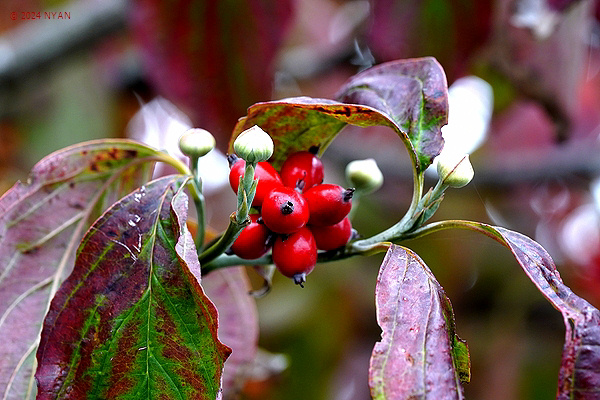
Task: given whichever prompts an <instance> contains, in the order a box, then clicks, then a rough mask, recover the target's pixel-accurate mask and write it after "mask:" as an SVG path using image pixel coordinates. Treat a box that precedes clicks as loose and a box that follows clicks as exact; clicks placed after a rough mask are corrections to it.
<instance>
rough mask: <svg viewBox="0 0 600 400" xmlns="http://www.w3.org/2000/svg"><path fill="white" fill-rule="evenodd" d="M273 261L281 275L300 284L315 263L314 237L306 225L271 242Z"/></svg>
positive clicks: (315, 247) (315, 248)
mask: <svg viewBox="0 0 600 400" xmlns="http://www.w3.org/2000/svg"><path fill="white" fill-rule="evenodd" d="M273 263H274V264H275V266H276V267H277V269H278V270H279V272H281V273H282V274H283V275H285V276H287V277H288V278H293V279H294V282H295V283H296V284H298V285H302V284H303V283H304V282H306V275H308V274H309V273H310V272H311V271H312V270H313V269H314V268H315V265H316V264H317V245H316V243H315V238H314V237H313V235H312V233H311V232H310V230H309V229H308V228H306V227H304V228H302V229H300V230H299V231H298V232H296V233H292V234H291V235H289V236H279V237H278V238H277V239H276V240H275V243H274V244H273Z"/></svg>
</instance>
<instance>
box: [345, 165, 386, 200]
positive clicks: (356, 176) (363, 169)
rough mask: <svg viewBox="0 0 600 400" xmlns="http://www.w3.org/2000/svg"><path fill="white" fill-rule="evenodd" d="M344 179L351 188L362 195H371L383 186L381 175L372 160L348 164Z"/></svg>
mask: <svg viewBox="0 0 600 400" xmlns="http://www.w3.org/2000/svg"><path fill="white" fill-rule="evenodd" d="M346 179H347V180H348V182H349V183H350V185H351V186H352V187H354V188H355V189H356V190H357V191H359V192H361V193H363V194H368V193H372V192H374V191H376V190H377V189H379V188H380V187H381V185H383V174H382V173H381V171H380V170H379V167H378V166H377V162H376V161H375V160H374V159H372V158H368V159H366V160H355V161H351V162H350V163H348V165H347V166H346Z"/></svg>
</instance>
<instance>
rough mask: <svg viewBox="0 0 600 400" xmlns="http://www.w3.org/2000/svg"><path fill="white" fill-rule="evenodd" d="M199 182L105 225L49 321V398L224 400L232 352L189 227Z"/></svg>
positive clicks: (42, 359) (129, 201)
mask: <svg viewBox="0 0 600 400" xmlns="http://www.w3.org/2000/svg"><path fill="white" fill-rule="evenodd" d="M187 179H189V177H183V176H170V177H165V178H161V179H159V180H156V181H154V182H152V183H150V184H148V185H146V186H143V187H142V188H140V189H138V190H136V191H135V192H133V193H132V194H130V195H128V196H127V197H125V198H123V199H122V200H121V201H119V202H118V203H116V204H115V205H114V206H113V207H111V208H110V209H109V210H108V211H107V212H106V213H105V214H104V215H103V216H102V217H101V218H100V219H98V220H97V221H96V222H95V223H94V225H93V226H92V227H91V229H90V230H89V231H88V233H87V234H86V236H85V238H84V239H83V241H82V244H81V246H80V248H79V250H78V255H77V259H76V262H75V268H74V270H73V273H72V274H71V275H70V276H69V278H68V279H67V280H66V281H65V282H64V284H63V285H62V286H61V288H60V290H59V291H58V292H57V294H56V296H55V298H54V299H53V301H52V304H51V306H50V310H49V312H48V315H47V317H46V319H45V321H44V330H43V331H42V337H41V342H40V346H39V349H38V352H37V359H38V363H39V367H38V371H37V373H36V379H37V381H38V393H39V396H41V397H42V398H45V399H51V398H56V399H64V398H117V397H118V398H122V399H128V398H131V399H149V398H169V399H192V398H193V399H215V398H216V397H217V395H218V393H219V390H220V381H221V371H222V369H223V363H224V361H225V359H226V358H227V356H228V354H229V351H230V350H229V348H227V347H226V346H225V345H223V344H222V343H221V342H219V341H218V339H217V312H216V309H215V307H214V305H213V304H212V303H211V302H210V300H209V299H208V298H207V297H206V295H205V294H204V292H203V290H202V287H201V286H200V264H199V262H198V256H197V254H196V249H195V246H194V242H193V239H192V237H191V235H190V233H189V232H188V231H187V228H186V226H185V218H186V215H187V196H186V195H185V194H184V193H183V191H182V185H183V184H184V183H185V181H186V180H187Z"/></svg>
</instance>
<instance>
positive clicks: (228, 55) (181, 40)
mask: <svg viewBox="0 0 600 400" xmlns="http://www.w3.org/2000/svg"><path fill="white" fill-rule="evenodd" d="M174 10H177V12H174ZM131 11H132V13H131V23H132V26H133V28H134V33H135V37H136V40H137V43H138V44H139V46H140V50H141V54H142V61H143V62H144V67H145V68H144V69H145V71H146V72H147V74H148V77H149V78H150V80H151V81H152V82H153V83H154V84H155V86H156V88H157V89H158V91H159V92H160V93H161V94H163V95H164V96H165V97H167V98H168V99H169V100H171V101H173V102H175V103H176V104H178V105H181V106H183V107H184V109H185V111H186V112H189V113H190V115H191V116H192V120H193V121H194V123H196V124H199V125H198V126H199V127H202V128H205V129H208V130H210V131H211V132H213V134H215V135H216V136H217V138H223V139H225V138H226V137H227V134H228V133H229V132H231V128H232V127H233V125H234V124H235V121H237V119H238V118H239V117H240V116H241V115H244V113H245V112H246V108H247V107H249V106H250V105H251V104H253V103H255V102H258V101H261V100H265V99H268V98H270V97H271V90H272V84H273V74H274V61H275V57H276V55H277V52H278V50H279V47H280V45H281V44H282V42H283V37H284V33H285V31H286V27H287V25H288V23H289V21H290V20H291V16H292V1H290V0H252V1H246V0H233V1H226V2H224V1H204V0H174V1H164V0H135V1H134V2H133V4H132V8H131Z"/></svg>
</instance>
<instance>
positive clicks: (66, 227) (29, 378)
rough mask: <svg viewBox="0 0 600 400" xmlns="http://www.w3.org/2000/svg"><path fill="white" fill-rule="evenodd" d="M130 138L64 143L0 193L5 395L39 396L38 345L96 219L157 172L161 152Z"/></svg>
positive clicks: (0, 367) (1, 379)
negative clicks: (79, 247) (55, 298)
mask: <svg viewBox="0 0 600 400" xmlns="http://www.w3.org/2000/svg"><path fill="white" fill-rule="evenodd" d="M157 154H158V153H157V150H154V149H152V148H150V147H147V146H145V145H142V144H139V143H136V142H132V141H128V140H117V139H114V140H98V141H91V142H85V143H81V144H79V145H76V146H72V147H68V148H65V149H63V150H60V151H57V152H55V153H53V154H51V155H49V156H47V157H45V158H44V159H43V160H41V161H40V162H39V163H38V164H36V165H35V167H34V168H33V170H32V172H31V174H30V177H29V179H28V181H27V182H26V183H17V184H15V185H14V186H13V187H12V188H11V189H10V190H9V191H7V192H6V193H5V194H4V195H3V196H2V197H1V198H0V337H1V338H2V345H1V346H0V397H1V398H11V399H12V398H18V399H32V398H34V397H35V382H34V379H33V375H34V372H35V352H36V349H37V345H38V340H39V334H40V331H41V326H42V321H43V319H44V315H45V314H46V311H47V309H48V307H49V305H50V300H51V299H52V297H53V296H54V293H55V292H56V290H57V289H58V286H59V284H60V283H61V282H62V281H63V279H64V278H66V276H67V275H68V274H69V273H70V272H71V269H72V268H73V263H74V259H75V251H76V248H77V245H78V243H79V241H80V240H81V238H82V237H83V235H84V233H85V231H86V230H87V228H88V227H89V225H90V224H91V223H92V222H93V220H94V219H95V218H97V217H98V216H99V215H100V212H101V211H103V210H104V209H106V208H107V207H108V206H109V205H110V204H112V203H113V202H115V201H116V200H117V199H119V198H121V197H122V196H124V195H125V194H127V193H129V192H131V191H132V190H133V189H135V188H136V187H138V186H139V185H140V184H141V183H142V182H145V181H146V180H147V179H149V178H150V176H151V174H152V169H153V165H154V163H153V162H149V160H148V159H147V157H152V156H155V155H157Z"/></svg>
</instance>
